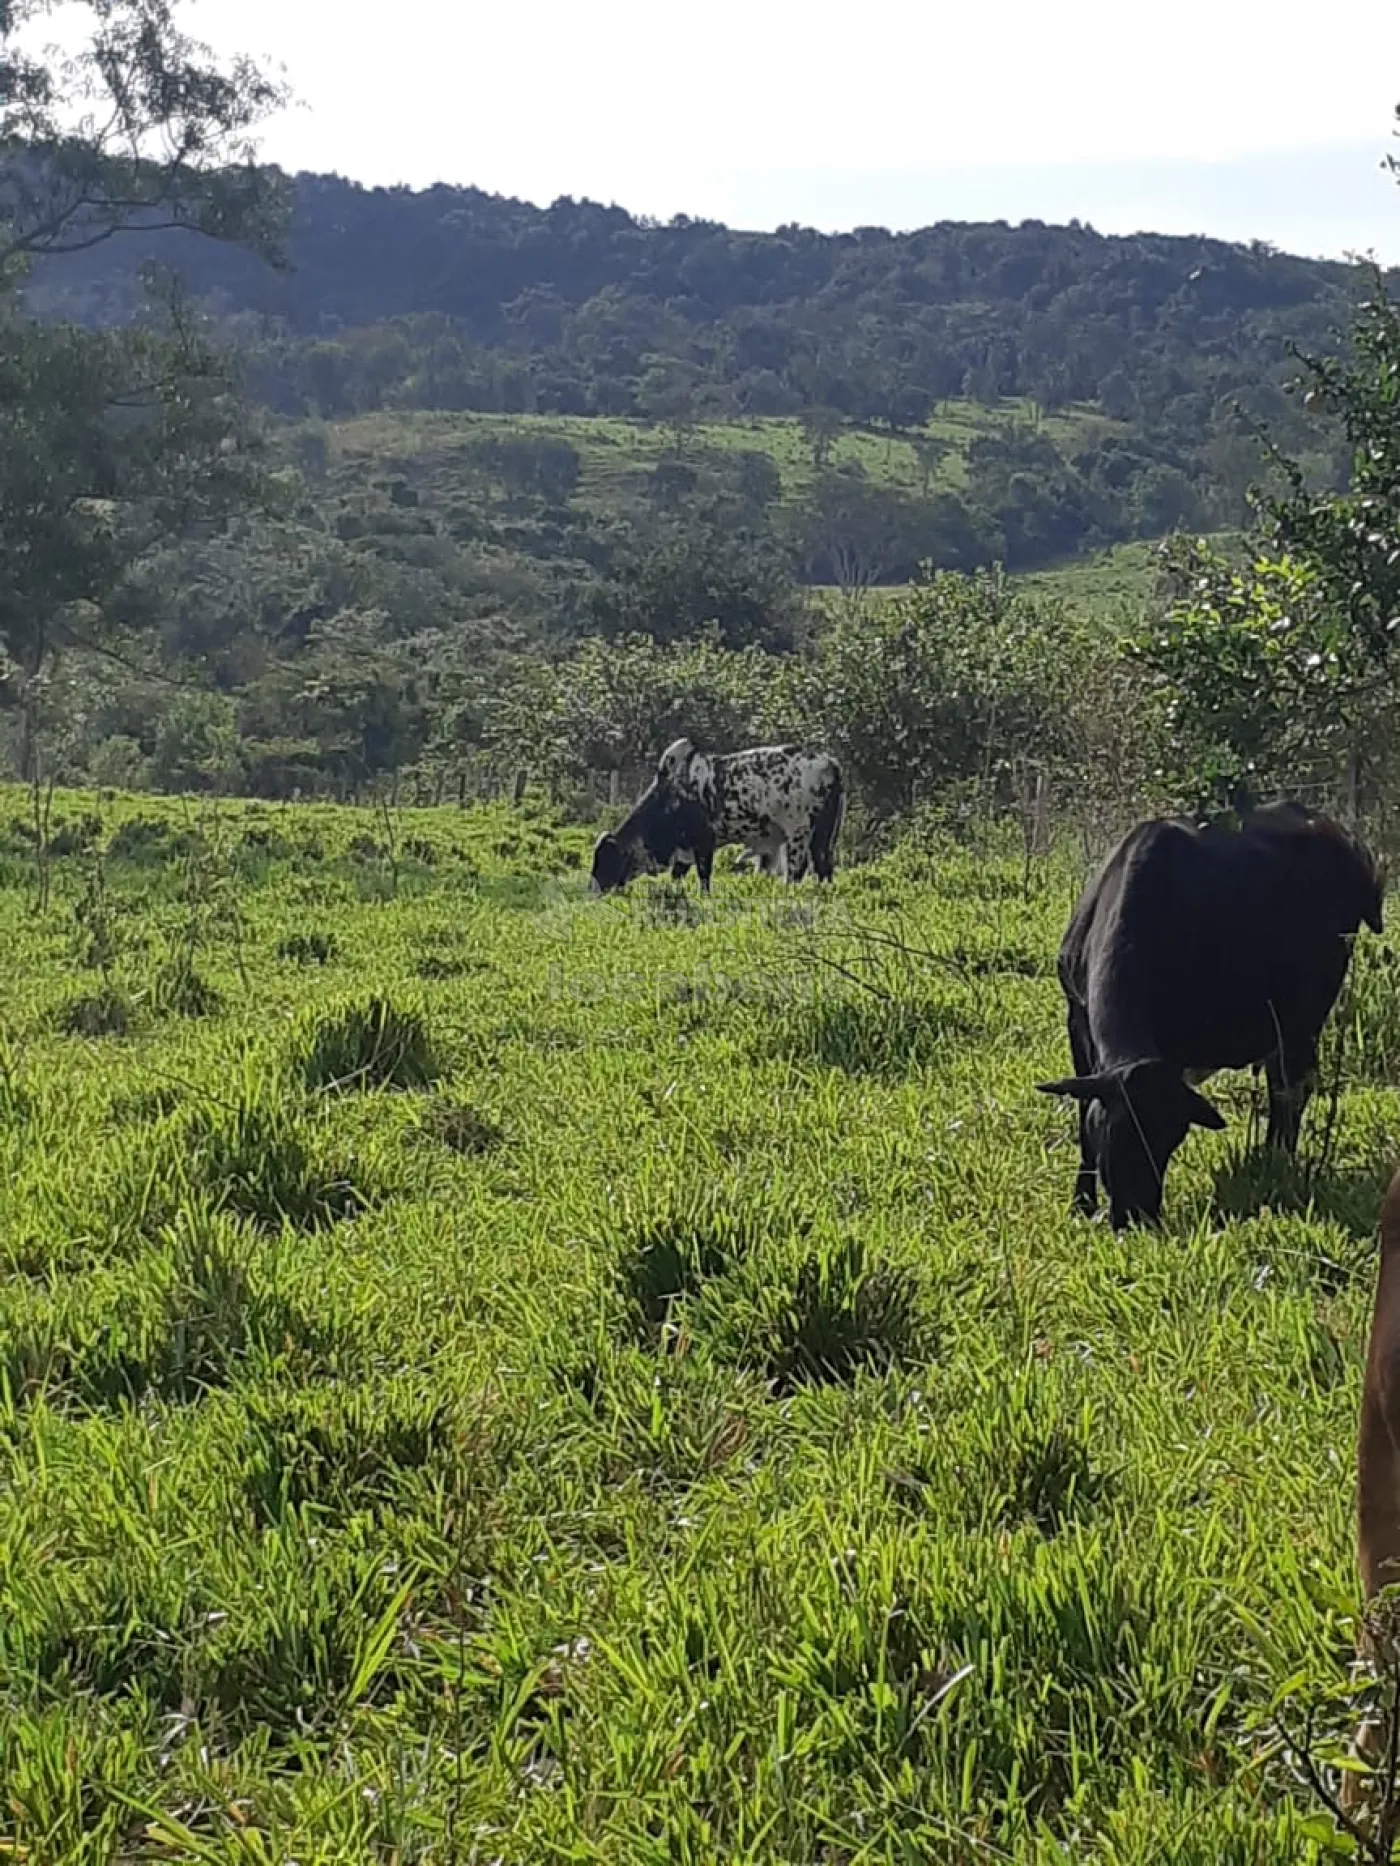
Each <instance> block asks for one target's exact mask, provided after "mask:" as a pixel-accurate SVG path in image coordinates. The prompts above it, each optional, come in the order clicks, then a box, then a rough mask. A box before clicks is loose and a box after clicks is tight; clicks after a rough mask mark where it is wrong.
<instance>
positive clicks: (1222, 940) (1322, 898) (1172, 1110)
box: [1047, 803, 1383, 1222]
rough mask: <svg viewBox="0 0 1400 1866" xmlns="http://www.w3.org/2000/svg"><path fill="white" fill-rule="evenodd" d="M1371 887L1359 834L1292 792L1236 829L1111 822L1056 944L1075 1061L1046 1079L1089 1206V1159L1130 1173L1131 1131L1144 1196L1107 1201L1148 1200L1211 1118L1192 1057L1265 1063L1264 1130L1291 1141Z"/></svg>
mask: <svg viewBox="0 0 1400 1866" xmlns="http://www.w3.org/2000/svg"><path fill="white" fill-rule="evenodd" d="M1382 885H1383V884H1382V877H1381V875H1380V873H1379V871H1378V869H1377V867H1376V865H1375V863H1374V862H1373V861H1372V859H1371V857H1370V856H1369V855H1368V854H1367V852H1366V850H1365V849H1364V848H1363V847H1362V846H1361V844H1360V843H1359V842H1358V841H1357V840H1356V839H1355V838H1354V837H1352V836H1351V835H1349V834H1348V833H1347V832H1346V831H1345V830H1344V829H1342V828H1341V826H1340V825H1339V824H1337V823H1335V822H1333V821H1332V820H1331V819H1330V818H1327V817H1323V816H1318V815H1314V814H1313V813H1312V812H1310V811H1308V810H1305V809H1303V807H1302V806H1301V805H1298V804H1293V803H1282V804H1275V805H1271V806H1269V807H1268V808H1266V809H1264V810H1260V811H1258V812H1256V813H1255V814H1254V815H1253V816H1251V817H1249V818H1247V819H1246V820H1245V821H1244V823H1243V824H1242V825H1241V826H1240V827H1239V828H1238V829H1233V828H1224V827H1214V826H1212V827H1201V826H1197V825H1193V824H1190V823H1186V822H1181V821H1177V820H1171V819H1160V820H1155V821H1152V822H1146V823H1140V824H1138V826H1137V827H1136V828H1135V829H1133V830H1130V831H1129V833H1128V834H1127V835H1126V836H1124V837H1123V839H1122V841H1121V842H1119V843H1118V845H1117V846H1116V847H1115V848H1114V849H1113V851H1112V852H1111V853H1110V855H1109V856H1108V858H1107V860H1106V861H1105V862H1104V864H1103V866H1102V867H1101V868H1100V870H1099V872H1098V873H1097V875H1095V877H1094V878H1093V880H1092V881H1091V882H1090V883H1089V885H1088V887H1087V888H1086V889H1085V890H1084V893H1083V895H1082V897H1081V899H1080V901H1079V904H1078V906H1077V908H1076V909H1075V913H1074V917H1073V919H1072V920H1071V922H1070V925H1069V928H1068V930H1067V932H1066V934H1065V937H1064V940H1063V942H1062V945H1061V948H1060V956H1059V974H1060V983H1061V985H1062V987H1063V989H1064V993H1065V998H1066V1000H1067V1003H1068V1008H1069V1035H1070V1045H1071V1050H1072V1053H1073V1058H1074V1065H1075V1076H1074V1077H1073V1078H1068V1079H1066V1081H1064V1082H1061V1083H1058V1084H1051V1085H1047V1087H1048V1088H1049V1089H1050V1091H1051V1092H1054V1093H1059V1094H1070V1095H1073V1096H1074V1097H1075V1099H1076V1100H1078V1101H1079V1102H1080V1105H1081V1124H1080V1141H1081V1149H1082V1159H1081V1168H1080V1178H1079V1194H1078V1197H1079V1202H1080V1204H1081V1205H1082V1206H1084V1207H1085V1208H1086V1209H1091V1208H1092V1204H1093V1181H1094V1175H1095V1172H1096V1171H1097V1172H1098V1173H1099V1174H1101V1175H1102V1176H1104V1177H1105V1178H1109V1177H1111V1176H1112V1173H1113V1171H1115V1170H1116V1172H1117V1175H1118V1179H1119V1184H1120V1188H1121V1186H1122V1185H1123V1184H1124V1183H1126V1181H1127V1179H1128V1178H1129V1177H1130V1176H1131V1175H1130V1174H1129V1171H1128V1169H1129V1167H1130V1166H1131V1164H1132V1162H1131V1160H1130V1157H1129V1156H1130V1155H1131V1153H1132V1150H1133V1148H1134V1147H1136V1148H1138V1149H1139V1151H1141V1150H1142V1149H1145V1150H1146V1153H1147V1154H1148V1155H1150V1158H1151V1164H1152V1170H1153V1173H1154V1174H1155V1178H1156V1182H1157V1189H1156V1194H1155V1197H1154V1196H1153V1195H1151V1194H1150V1193H1148V1194H1144V1195H1143V1197H1141V1198H1140V1197H1139V1196H1138V1193H1137V1192H1135V1193H1134V1195H1133V1197H1132V1199H1131V1200H1127V1201H1126V1202H1125V1201H1124V1200H1122V1199H1117V1198H1115V1200H1114V1203H1115V1210H1119V1209H1122V1210H1127V1208H1128V1206H1132V1207H1133V1212H1132V1213H1131V1214H1130V1215H1141V1214H1142V1212H1143V1211H1144V1210H1145V1211H1147V1212H1148V1214H1149V1215H1152V1216H1155V1209H1153V1208H1154V1206H1155V1205H1159V1204H1160V1181H1161V1175H1162V1173H1163V1172H1164V1171H1165V1166H1166V1161H1167V1159H1168V1158H1169V1157H1170V1154H1171V1152H1172V1150H1173V1149H1174V1148H1175V1147H1176V1146H1177V1145H1179V1144H1180V1141H1181V1139H1182V1138H1183V1137H1184V1135H1185V1132H1186V1131H1187V1128H1188V1127H1189V1125H1190V1124H1191V1123H1192V1122H1196V1123H1199V1124H1202V1125H1217V1124H1218V1123H1219V1116H1218V1115H1217V1114H1216V1113H1215V1111H1214V1110H1213V1109H1211V1108H1210V1106H1209V1104H1207V1103H1205V1102H1204V1101H1203V1100H1202V1099H1201V1098H1200V1097H1199V1096H1196V1095H1195V1094H1194V1093H1193V1091H1191V1090H1190V1088H1189V1087H1186V1086H1184V1085H1183V1077H1184V1076H1185V1075H1186V1074H1187V1072H1190V1074H1192V1075H1199V1074H1207V1073H1209V1072H1211V1071H1214V1070H1216V1069H1229V1068H1244V1067H1246V1066H1248V1065H1251V1064H1261V1063H1262V1064H1263V1065H1264V1066H1265V1068H1266V1069H1267V1070H1268V1071H1269V1086H1270V1124H1269V1133H1270V1138H1271V1139H1275V1140H1278V1141H1280V1142H1281V1144H1283V1145H1284V1146H1287V1147H1291V1146H1293V1145H1294V1144H1296V1139H1297V1127H1298V1121H1299V1119H1300V1118H1301V1113H1302V1108H1303V1106H1304V1104H1305V1102H1306V1099H1307V1095H1308V1092H1309V1087H1310V1084H1311V1080H1312V1075H1313V1071H1314V1068H1315V1064H1316V1052H1317V1043H1318V1039H1319V1037H1320V1035H1321V1032H1322V1027H1323V1025H1324V1024H1325V1022H1326V1020H1327V1017H1328V1014H1329V1013H1330V1011H1331V1009H1332V1006H1333V1004H1334V1003H1335V1002H1336V998H1337V994H1338V992H1339V991H1340V989H1341V985H1342V981H1343V979H1344V978H1345V976H1346V971H1347V966H1348V963H1349V961H1350V956H1351V945H1352V937H1353V935H1354V934H1355V933H1356V931H1357V929H1358V928H1359V927H1360V926H1361V925H1362V924H1363V923H1364V924H1366V925H1369V926H1371V927H1373V928H1374V929H1375V930H1376V931H1377V932H1379V931H1380V927H1381V895H1382ZM1130 1086H1131V1092H1129V1091H1130ZM1095 1104H1097V1108H1096V1107H1095ZM1106 1168H1107V1169H1108V1170H1106ZM1144 1199H1145V1201H1146V1202H1145V1204H1144ZM1115 1222H1117V1219H1116V1218H1115Z"/></svg>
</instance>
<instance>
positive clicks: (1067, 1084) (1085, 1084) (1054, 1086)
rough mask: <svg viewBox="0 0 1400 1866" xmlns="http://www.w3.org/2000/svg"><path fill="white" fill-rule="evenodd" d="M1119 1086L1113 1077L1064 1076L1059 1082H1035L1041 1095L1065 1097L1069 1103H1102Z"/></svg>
mask: <svg viewBox="0 0 1400 1866" xmlns="http://www.w3.org/2000/svg"><path fill="white" fill-rule="evenodd" d="M1118 1086H1119V1083H1118V1078H1117V1076H1115V1075H1099V1076H1065V1077H1063V1078H1062V1079H1061V1080H1060V1081H1059V1082H1037V1083H1036V1087H1037V1089H1039V1091H1040V1093H1041V1094H1042V1095H1067V1096H1068V1097H1069V1098H1070V1100H1071V1101H1102V1100H1103V1098H1104V1097H1105V1096H1106V1095H1111V1094H1112V1093H1113V1091H1114V1089H1115V1088H1117V1087H1118Z"/></svg>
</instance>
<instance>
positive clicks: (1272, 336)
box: [32, 175, 1354, 451]
mask: <svg viewBox="0 0 1400 1866" xmlns="http://www.w3.org/2000/svg"><path fill="white" fill-rule="evenodd" d="M294 193H295V206H294V216H293V224H292V232H291V238H290V254H291V259H292V267H291V269H290V270H288V271H287V272H284V273H276V272H273V271H271V270H269V269H268V268H266V267H265V266H264V265H263V264H262V263H261V262H260V261H258V260H256V259H254V258H252V257H249V256H247V255H245V254H243V253H240V252H237V251H234V250H231V249H228V248H223V247H219V246H216V245H214V244H212V243H201V242H197V241H195V240H192V239H191V240H184V241H182V240H181V239H180V238H179V237H171V236H168V235H162V236H160V237H159V238H158V239H157V238H152V240H151V241H150V243H149V248H148V250H143V247H142V242H140V241H137V240H132V241H129V242H126V243H122V242H113V243H112V244H110V245H107V246H105V247H100V248H97V249H95V250H93V251H92V252H90V253H87V254H82V255H78V256H74V257H69V258H65V259H64V260H63V261H62V262H61V266H60V265H59V264H55V265H53V266H51V267H50V268H48V269H47V270H42V271H41V272H40V273H39V274H38V276H37V277H36V279H35V281H34V283H33V287H32V295H33V298H34V301H35V302H36V304H38V305H40V306H42V307H43V308H44V309H46V310H49V311H55V312H60V313H62V314H64V315H67V316H71V317H77V318H79V319H81V320H83V321H88V322H92V321H100V322H106V321H110V320H113V319H118V318H121V317H123V316H125V315H126V314H127V313H128V312H129V311H130V309H131V308H132V306H133V305H134V304H135V303H136V302H137V296H138V292H137V275H138V270H139V267H140V265H141V263H142V262H143V260H144V259H146V258H148V257H152V258H154V257H158V258H160V259H162V260H164V261H168V262H174V263H176V264H178V265H179V267H180V269H181V270H182V271H183V272H184V273H185V275H186V277H187V278H188V279H189V281H190V282H191V284H192V286H193V288H194V290H195V292H196V295H197V296H198V297H200V298H201V299H202V300H204V301H205V302H207V303H210V304H212V305H214V306H215V307H217V309H218V310H219V311H220V313H221V314H223V315H224V316H225V317H226V318H228V319H230V320H232V323H233V326H234V328H237V329H239V330H241V333H242V335H243V337H244V338H245V340H246V341H247V343H248V345H249V347H250V352H251V360H252V362H253V365H254V376H253V380H254V383H255V387H256V388H257V390H258V391H259V393H260V394H261V396H262V397H263V398H264V399H265V400H267V401H268V402H270V403H271V404H272V405H273V406H276V407H281V408H282V409H283V410H284V412H287V413H300V412H312V413H319V414H322V415H327V416H337V415H345V414H352V413H356V412H363V411H365V410H368V409H371V408H375V407H378V406H383V405H386V404H393V405H397V406H401V407H402V406H416V407H438V408H460V409H479V410H485V411H490V410H495V411H501V412H516V413H541V414H548V413H560V414H584V415H587V414H606V415H640V416H644V417H651V418H655V419H658V420H662V421H670V420H674V419H678V418H685V417H690V416H693V417H694V418H696V419H706V420H715V419H719V420H725V419H733V418H735V417H741V416H744V415H783V414H796V413H800V412H802V411H804V410H809V409H814V408H822V409H828V410H830V411H832V412H833V413H834V414H835V415H839V416H840V417H842V418H844V419H845V420H847V421H858V422H877V423H880V424H888V425H889V426H891V427H893V428H895V429H908V428H917V427H919V426H920V425H922V423H923V422H924V421H925V420H926V419H927V417H928V416H929V414H930V412H931V411H932V410H933V408H934V407H935V406H936V405H937V403H938V402H939V401H942V400H946V399H951V398H966V399H971V400H974V401H979V402H983V403H989V404H990V403H994V402H996V401H997V400H998V399H1000V398H1004V397H1012V396H1018V397H1028V398H1030V399H1032V400H1033V401H1035V402H1037V403H1038V404H1040V405H1041V406H1042V407H1043V408H1046V409H1050V410H1053V409H1056V408H1062V407H1065V406H1067V405H1069V404H1070V403H1074V402H1095V403H1097V404H1098V405H1099V406H1100V408H1101V409H1102V411H1103V412H1104V413H1105V414H1108V415H1110V416H1112V417H1114V418H1116V419H1119V420H1122V421H1127V422H1131V423H1133V424H1134V425H1135V426H1137V427H1139V428H1140V429H1144V430H1147V431H1149V432H1152V433H1155V434H1156V435H1158V436H1159V437H1166V436H1174V437H1175V438H1176V440H1177V441H1178V443H1179V444H1183V445H1186V446H1188V447H1190V448H1191V449H1192V450H1193V451H1195V450H1196V449H1199V448H1200V447H1202V446H1203V445H1204V444H1206V442H1207V441H1208V439H1209V437H1210V435H1211V433H1212V431H1213V429H1214V428H1215V426H1216V424H1217V419H1218V411H1219V405H1220V403H1221V400H1222V398H1228V397H1230V396H1232V395H1237V394H1241V393H1242V394H1243V395H1244V396H1245V398H1246V401H1247V402H1249V403H1250V404H1251V405H1253V406H1254V407H1255V412H1258V413H1264V414H1271V413H1274V412H1275V410H1276V403H1275V398H1274V396H1273V395H1272V394H1271V393H1269V391H1270V389H1271V388H1272V386H1273V385H1276V384H1277V383H1278V382H1279V380H1280V379H1281V377H1282V375H1283V373H1284V372H1285V370H1286V368H1287V357H1286V341H1287V340H1288V339H1292V340H1294V341H1296V342H1301V343H1303V344H1304V345H1325V344H1327V343H1328V342H1330V341H1333V340H1334V339H1335V336H1336V334H1337V331H1338V329H1339V328H1340V327H1342V326H1344V325H1345V323H1346V321H1347V307H1348V304H1349V302H1350V300H1351V298H1352V296H1353V292H1354V279H1353V277H1352V276H1351V274H1350V273H1349V270H1348V268H1346V267H1345V266H1341V265H1337V264H1329V263H1323V262H1318V261H1312V260H1306V259H1300V258H1293V257H1289V256H1287V255H1284V254H1280V253H1277V252H1274V251H1273V250H1271V249H1269V248H1267V247H1264V246H1259V245H1255V246H1249V247H1243V246H1232V245H1227V244H1225V243H1223V242H1220V241H1214V240H1205V239H1194V238H1193V239H1182V238H1168V237H1164V236H1159V235H1150V234H1141V235H1135V236H1132V237H1127V238H1117V237H1114V238H1109V237H1105V236H1103V235H1101V234H1098V233H1096V232H1094V231H1093V230H1092V229H1091V228H1088V227H1083V226H1079V225H1075V224H1071V225H1070V226H1068V227H1051V226H1046V225H1044V224H1042V223H1040V222H1034V221H1029V222H1023V223H1022V224H1021V225H1020V226H1014V227H1013V226H1009V225H1007V224H1005V223H1001V222H998V223H994V224H990V225H961V224H955V223H949V222H943V223H940V224H938V225H936V226H931V227H928V228H925V229H923V230H921V231H918V232H915V233H908V234H891V233H888V232H886V231H884V230H883V229H880V228H861V229H858V230H856V231H855V232H852V233H847V234H839V235H825V234H820V233H816V232H813V231H810V230H807V229H803V228H800V227H797V226H789V227H783V228H780V229H779V230H778V231H777V232H775V233H742V232H735V231H732V230H730V229H728V228H726V227H723V226H720V225H717V224H715V223H713V222H707V221H697V220H688V219H685V218H678V219H676V220H674V221H672V222H671V223H670V224H668V225H658V224H655V223H652V222H648V221H645V220H640V219H636V218H634V217H633V216H631V215H630V214H627V213H625V212H624V211H623V210H622V209H620V208H616V207H602V206H599V205H597V204H595V203H592V202H587V201H574V200H570V199H562V200H559V201H556V202H555V203H554V205H553V206H551V207H549V208H544V209H541V208H536V207H533V206H531V205H529V204H527V203H524V202H520V201H514V200H507V199H504V198H502V197H499V196H495V195H488V194H485V193H482V192H481V191H480V190H477V189H473V188H449V187H434V188H430V189H427V190H424V191H422V192H413V191H410V190H407V189H377V188H376V189H371V188H364V187H360V186H358V185H357V184H355V183H353V182H348V181H344V180H341V179H338V178H336V177H329V176H313V175H301V176H298V177H297V178H296V180H295V184H294Z"/></svg>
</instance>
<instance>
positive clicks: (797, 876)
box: [593, 739, 846, 893]
mask: <svg viewBox="0 0 1400 1866" xmlns="http://www.w3.org/2000/svg"><path fill="white" fill-rule="evenodd" d="M845 810H846V792H845V786H844V784H843V782H842V778H841V767H840V766H839V765H838V764H837V762H836V760H835V759H834V758H832V757H830V756H829V755H828V754H827V753H826V752H803V751H799V750H798V749H797V748H796V747H795V746H792V745H760V746H756V747H754V749H753V750H751V751H746V752H731V753H729V754H728V755H727V756H720V757H710V756H708V755H707V754H705V753H704V752H698V751H696V749H695V747H694V745H692V744H691V742H690V740H689V739H677V740H676V741H675V743H674V744H673V745H668V746H667V748H666V750H665V751H664V752H663V753H662V754H661V757H660V759H659V760H658V761H657V766H656V775H655V777H653V779H652V781H651V783H650V784H649V785H648V786H647V788H646V790H645V791H643V793H642V795H641V796H640V797H639V798H638V799H637V802H636V803H635V804H634V805H633V807H632V810H631V812H630V813H629V815H628V816H627V818H626V820H625V821H624V822H622V823H620V824H619V825H618V827H617V829H616V830H614V831H613V833H612V834H611V835H606V836H600V837H599V838H598V842H597V846H596V847H595V848H594V851H593V887H594V889H595V890H596V891H597V892H599V893H607V892H608V891H609V890H611V889H613V888H621V887H625V886H626V885H627V883H628V882H629V881H630V880H632V878H633V877H634V876H635V875H639V874H653V875H654V874H658V873H659V872H660V871H661V870H662V869H663V868H666V867H668V866H669V867H670V870H671V874H672V876H673V877H674V878H675V879H676V880H678V881H679V880H680V879H682V877H683V876H684V875H685V874H686V872H687V870H688V869H689V868H690V867H691V866H692V865H693V866H694V868H695V871H696V873H697V874H698V876H699V877H700V886H701V888H702V890H703V891H704V892H705V893H708V892H709V888H710V872H711V869H712V867H713V864H714V856H715V850H716V849H718V848H721V847H723V846H724V844H726V843H733V842H738V843H742V844H743V845H744V847H745V848H746V849H747V850H748V852H749V853H750V855H752V856H753V857H754V862H755V866H756V867H757V868H758V869H760V870H761V871H762V872H764V873H772V872H778V873H781V874H784V875H785V876H786V878H787V879H788V880H789V881H801V880H802V878H803V876H804V875H805V874H806V873H807V870H808V867H809V865H810V867H811V868H812V869H813V870H814V871H815V872H816V876H817V879H818V880H819V881H830V879H831V877H832V874H833V872H834V870H835V866H836V859H835V858H836V838H837V836H838V835H839V833H840V829H841V819H842V817H843V816H844V815H845Z"/></svg>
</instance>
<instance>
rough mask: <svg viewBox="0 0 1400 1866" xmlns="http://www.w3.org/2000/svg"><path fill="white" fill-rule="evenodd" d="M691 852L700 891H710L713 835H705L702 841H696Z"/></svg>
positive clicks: (713, 846) (713, 852) (712, 866)
mask: <svg viewBox="0 0 1400 1866" xmlns="http://www.w3.org/2000/svg"><path fill="white" fill-rule="evenodd" d="M691 853H692V854H693V855H694V857H695V873H696V875H697V876H698V877H699V881H700V892H701V893H702V894H708V893H709V891H710V876H711V874H712V873H713V871H714V866H715V845H714V839H713V837H706V838H705V840H704V841H697V842H696V844H695V847H694V849H693V850H692V851H691Z"/></svg>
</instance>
